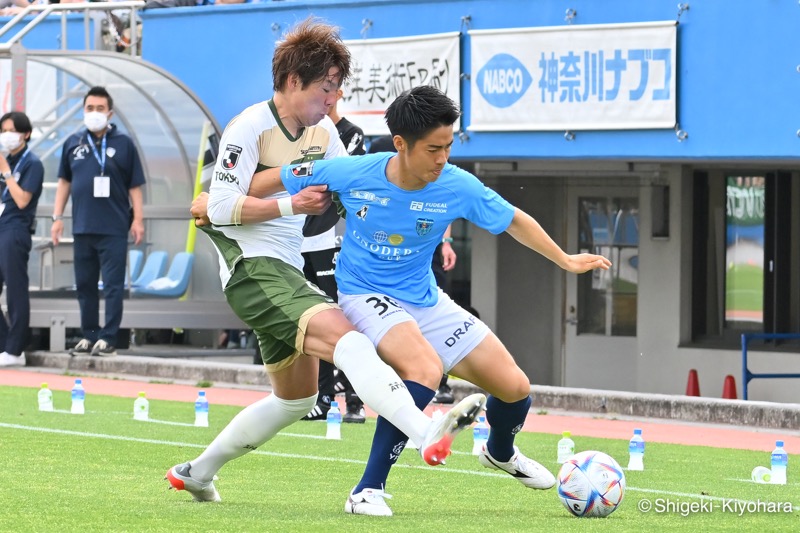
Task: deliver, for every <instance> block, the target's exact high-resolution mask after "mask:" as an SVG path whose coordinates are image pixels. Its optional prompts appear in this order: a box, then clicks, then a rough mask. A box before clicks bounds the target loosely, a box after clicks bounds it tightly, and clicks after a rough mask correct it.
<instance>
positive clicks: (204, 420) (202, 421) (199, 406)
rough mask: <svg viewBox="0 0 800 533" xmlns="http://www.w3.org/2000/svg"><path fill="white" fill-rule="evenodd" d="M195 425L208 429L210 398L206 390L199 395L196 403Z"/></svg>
mask: <svg viewBox="0 0 800 533" xmlns="http://www.w3.org/2000/svg"><path fill="white" fill-rule="evenodd" d="M194 425H195V426H198V427H203V428H207V427H208V398H206V391H204V390H201V391H200V392H198V393H197V399H196V400H195V401H194Z"/></svg>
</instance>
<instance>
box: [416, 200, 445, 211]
mask: <svg viewBox="0 0 800 533" xmlns="http://www.w3.org/2000/svg"><path fill="white" fill-rule="evenodd" d="M422 211H423V212H424V213H447V204H446V203H445V202H427V203H426V204H425V205H424V206H423V208H422Z"/></svg>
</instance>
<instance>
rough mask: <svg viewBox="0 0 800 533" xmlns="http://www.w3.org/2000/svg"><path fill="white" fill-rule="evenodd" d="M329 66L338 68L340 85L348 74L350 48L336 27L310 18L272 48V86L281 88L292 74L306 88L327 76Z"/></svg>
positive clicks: (274, 88) (275, 88)
mask: <svg viewBox="0 0 800 533" xmlns="http://www.w3.org/2000/svg"><path fill="white" fill-rule="evenodd" d="M331 67H339V76H340V77H341V78H340V80H339V85H342V84H343V83H344V82H345V81H346V80H347V79H348V78H349V77H350V51H349V50H348V49H347V46H345V44H344V43H343V42H342V38H341V37H340V36H339V29H338V28H336V27H334V26H331V25H329V24H325V23H322V22H320V21H318V20H316V19H314V18H313V17H309V18H307V19H306V20H304V21H303V22H301V23H300V24H298V25H297V26H295V27H294V28H293V29H291V30H290V31H289V33H287V34H286V37H285V39H284V40H283V41H281V42H280V43H278V45H277V46H276V47H275V54H274V55H273V56H272V88H273V90H275V91H282V90H283V89H284V88H285V87H286V82H287V80H288V79H289V75H290V74H292V73H295V74H297V75H298V76H299V77H300V82H301V83H302V84H303V88H305V87H306V86H307V85H308V84H309V83H312V82H315V81H318V80H321V79H323V78H324V77H325V76H327V75H328V71H329V70H330V69H331Z"/></svg>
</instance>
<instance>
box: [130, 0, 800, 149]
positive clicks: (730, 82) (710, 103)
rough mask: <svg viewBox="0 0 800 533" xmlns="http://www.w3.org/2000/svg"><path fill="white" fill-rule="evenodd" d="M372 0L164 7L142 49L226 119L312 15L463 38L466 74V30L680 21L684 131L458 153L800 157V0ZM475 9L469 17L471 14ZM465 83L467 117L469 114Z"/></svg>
mask: <svg viewBox="0 0 800 533" xmlns="http://www.w3.org/2000/svg"><path fill="white" fill-rule="evenodd" d="M686 3H687V4H689V6H690V7H689V9H688V10H686V11H684V12H683V13H682V14H681V15H680V17H678V7H677V6H678V4H677V2H676V1H675V0H647V1H642V0H604V1H602V2H598V1H597V0H574V1H570V2H565V1H561V0H536V1H531V0H474V1H464V0H461V1H449V0H440V1H437V2H418V1H413V0H410V1H398V0H373V1H363V2H353V1H349V2H347V1H325V0H318V1H315V2H303V1H292V0H288V1H272V2H266V3H259V4H241V5H227V6H217V7H214V6H206V7H197V8H174V9H156V10H150V11H147V12H145V13H144V14H143V19H144V28H145V30H144V31H145V35H144V40H143V56H144V58H145V59H147V60H149V61H151V62H153V63H155V64H156V65H159V66H161V67H163V68H164V69H166V70H167V71H169V72H171V73H172V74H174V75H175V76H177V77H178V78H179V79H180V80H182V81H183V82H184V83H186V84H187V85H188V86H189V87H190V88H191V89H192V90H194V91H195V92H196V93H197V94H198V95H199V96H200V98H201V99H202V100H203V101H204V102H205V103H206V104H207V105H208V106H209V108H210V109H211V110H212V112H213V114H214V115H215V117H216V118H217V120H218V121H219V123H220V124H221V125H224V124H226V123H227V122H228V121H229V120H230V119H231V118H232V117H233V116H234V115H236V114H237V113H238V112H239V111H241V110H242V109H243V108H244V107H246V106H248V105H250V104H253V103H255V102H258V101H261V100H264V99H267V98H269V97H270V95H271V93H272V79H271V57H272V53H273V50H274V44H275V41H276V40H277V39H278V38H279V36H280V34H281V32H282V31H284V30H285V29H286V28H287V27H289V26H290V25H292V24H293V23H295V22H297V21H299V20H302V19H303V18H305V17H306V16H308V15H315V16H318V17H321V18H323V19H325V20H327V21H330V22H332V23H334V24H336V25H338V26H340V27H341V28H342V35H343V37H344V38H345V39H359V38H361V37H362V28H363V27H364V24H363V23H362V21H364V20H365V19H369V20H371V21H372V25H371V26H370V27H369V28H368V29H367V31H366V36H367V37H368V38H383V37H400V36H412V35H423V34H432V33H443V32H453V31H459V30H461V31H462V32H463V33H462V37H461V40H462V72H468V71H469V65H470V39H469V36H468V35H466V30H467V29H496V28H521V27H536V26H565V25H567V24H568V22H567V21H566V17H565V14H566V11H567V10H568V9H573V10H575V11H576V12H577V15H576V16H575V17H574V19H573V22H572V23H573V24H575V25H586V24H609V23H627V22H649V21H664V20H676V19H679V25H678V58H677V65H678V72H677V87H678V91H677V105H678V110H677V119H678V123H679V124H680V128H681V129H682V130H684V131H686V132H687V133H688V134H689V137H688V139H686V140H685V141H683V142H678V141H677V138H676V134H675V132H674V131H673V130H669V129H662V130H636V131H631V130H629V131H583V132H579V134H578V137H577V138H576V140H575V141H574V142H566V141H565V139H564V132H507V133H504V132H491V133H488V132H469V140H468V141H467V142H464V143H459V142H456V144H455V146H454V149H453V157H454V158H456V159H470V160H481V159H500V158H509V157H513V158H531V159H559V158H571V159H575V158H578V159H598V158H609V159H626V160H659V161H668V160H671V161H691V160H695V161H696V160H726V161H730V160H787V159H788V160H791V159H795V158H797V157H798V156H800V136H798V134H799V133H800V106H798V105H797V97H798V94H800V71H799V70H798V69H800V31H798V28H800V5H798V2H794V1H786V0H761V1H759V2H752V1H745V0H724V1H723V0H706V1H701V2H686ZM465 17H469V26H468V27H467V25H465V24H464V18H465ZM472 98H473V95H472V94H471V92H470V86H469V82H468V81H462V106H463V110H464V124H465V125H469V123H470V101H471V99H472Z"/></svg>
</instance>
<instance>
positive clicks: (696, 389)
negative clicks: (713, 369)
mask: <svg viewBox="0 0 800 533" xmlns="http://www.w3.org/2000/svg"><path fill="white" fill-rule="evenodd" d="M686 396H700V382H699V381H698V380H697V370H695V369H694V368H693V369H691V370H689V381H688V382H687V383H686Z"/></svg>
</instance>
